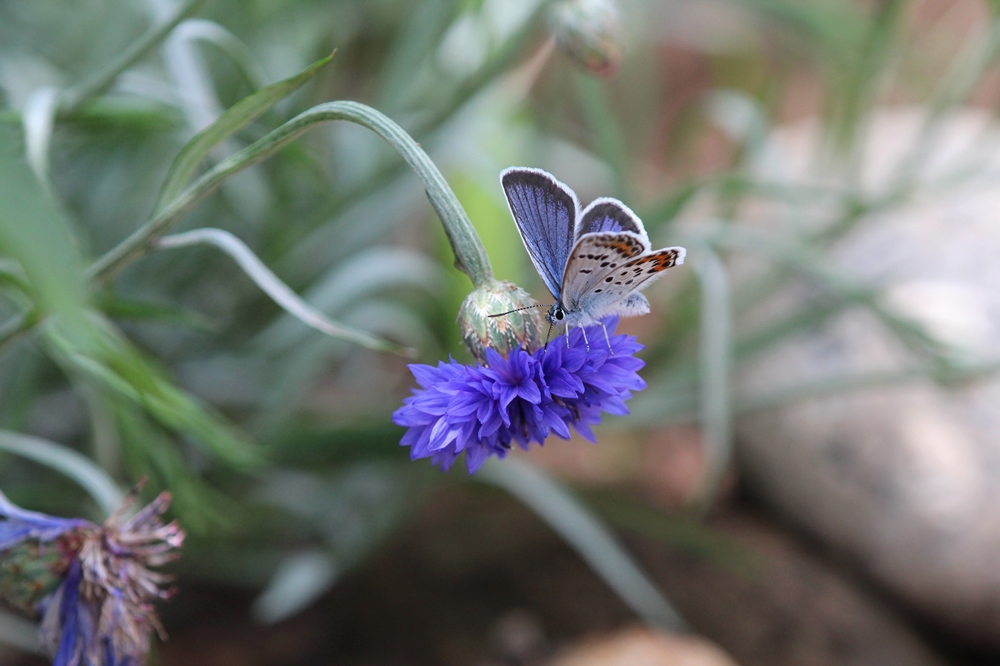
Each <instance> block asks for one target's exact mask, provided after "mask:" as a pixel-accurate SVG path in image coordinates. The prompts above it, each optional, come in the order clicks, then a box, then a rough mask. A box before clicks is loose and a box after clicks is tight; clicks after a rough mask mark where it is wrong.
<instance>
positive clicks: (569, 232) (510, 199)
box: [500, 167, 580, 299]
mask: <svg viewBox="0 0 1000 666" xmlns="http://www.w3.org/2000/svg"><path fill="white" fill-rule="evenodd" d="M500 184H501V185H502V186H503V191H504V194H505V195H506V196H507V203H508V204H509V205H510V213H511V215H512V216H513V217H514V221H515V222H516V223H517V230H518V232H519V233H520V234H521V240H522V241H524V247H525V248H527V250H528V256H530V257H531V263H533V264H534V265H535V269H536V270H538V274H539V275H540V276H541V277H542V280H543V281H544V282H545V286H546V287H548V288H549V291H550V292H552V295H553V296H554V297H556V298H557V299H558V298H559V297H560V294H561V291H562V280H563V271H564V269H565V268H566V262H567V261H568V260H569V253H570V251H571V250H572V249H573V241H574V238H575V231H576V218H577V211H578V210H579V207H580V206H579V203H578V202H577V199H576V194H574V192H573V190H571V189H570V188H568V187H566V186H565V185H563V184H562V183H560V182H559V181H558V180H556V179H555V178H554V177H553V176H552V175H551V174H549V173H547V172H545V171H542V170H541V169H529V168H524V167H511V168H509V169H505V170H504V171H503V172H502V173H501V174H500Z"/></svg>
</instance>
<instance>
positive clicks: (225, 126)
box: [153, 54, 333, 215]
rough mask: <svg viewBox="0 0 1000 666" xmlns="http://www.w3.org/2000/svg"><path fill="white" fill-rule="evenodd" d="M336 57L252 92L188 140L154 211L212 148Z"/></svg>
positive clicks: (328, 58) (178, 189)
mask: <svg viewBox="0 0 1000 666" xmlns="http://www.w3.org/2000/svg"><path fill="white" fill-rule="evenodd" d="M332 59H333V54H330V55H329V56H327V57H326V58H323V59H322V60H320V61H318V62H316V63H314V64H312V65H310V66H309V67H307V68H306V69H304V70H303V71H302V72H300V73H299V74H296V75H295V76H293V77H291V78H288V79H285V80H284V81H278V82H277V83H272V84H271V85H269V86H266V87H264V88H261V89H260V90H258V91H257V92H255V93H253V94H252V95H248V96H247V97H244V98H243V99H241V100H240V101H239V102H237V103H236V104H234V105H233V106H232V107H230V108H229V109H228V110H226V111H225V112H224V113H223V114H222V115H221V116H219V119H218V120H216V121H215V122H214V123H213V124H212V125H211V126H210V127H208V128H207V129H205V130H203V131H201V132H199V133H198V134H197V135H195V137H194V138H192V139H191V140H190V141H188V142H187V145H185V146H184V148H182V149H181V152H180V153H179V154H178V155H177V157H176V158H175V159H174V163H173V164H172V165H170V171H169V172H168V173H167V179H166V181H165V182H164V183H163V188H162V189H161V190H160V196H159V198H158V199H157V202H156V206H155V207H154V209H153V214H154V215H155V214H156V213H158V212H159V211H160V210H161V209H162V208H163V207H164V206H165V205H166V204H167V203H168V202H169V201H170V200H171V199H173V198H174V197H176V196H177V195H178V194H179V193H180V192H181V190H183V189H184V185H185V184H186V183H187V181H188V179H189V178H190V177H191V174H192V173H194V170H195V169H196V168H197V167H198V165H199V164H201V161H202V160H203V159H205V157H206V156H207V155H208V154H209V152H211V150H212V148H214V147H215V146H217V145H218V144H220V143H221V142H223V141H225V140H226V139H227V138H229V137H230V136H232V135H233V134H234V133H236V132H238V131H239V130H241V129H242V128H244V127H245V126H246V125H247V124H249V123H250V122H252V121H253V120H254V119H255V118H257V117H258V116H259V115H260V114H262V113H264V112H265V111H267V110H268V109H270V108H271V107H272V106H274V105H275V104H277V103H278V102H279V101H281V100H282V99H284V98H285V97H288V95H290V94H292V93H293V92H294V91H296V90H298V89H299V88H301V87H302V86H303V85H305V83H306V82H307V81H308V80H309V79H311V78H312V77H313V76H315V74H316V72H318V71H319V70H320V69H321V68H322V67H323V66H325V65H326V64H327V63H328V62H330V60H332Z"/></svg>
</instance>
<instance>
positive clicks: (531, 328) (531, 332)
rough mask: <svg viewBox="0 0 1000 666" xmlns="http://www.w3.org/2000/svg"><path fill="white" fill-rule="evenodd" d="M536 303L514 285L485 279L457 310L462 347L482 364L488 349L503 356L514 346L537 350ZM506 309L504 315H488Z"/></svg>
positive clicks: (537, 321) (537, 323) (496, 313)
mask: <svg viewBox="0 0 1000 666" xmlns="http://www.w3.org/2000/svg"><path fill="white" fill-rule="evenodd" d="M537 305H538V303H536V302H535V299H533V298H532V297H531V296H530V295H529V294H528V292H526V291H524V290H523V289H521V288H520V287H518V286H517V285H515V284H511V283H510V282H502V281H499V280H492V279H491V280H487V281H486V283H485V284H483V285H482V286H480V287H477V288H476V289H474V290H473V291H472V293H470V294H469V295H468V296H467V297H466V298H465V300H464V301H463V302H462V307H460V308H459V309H458V326H459V328H460V329H461V331H462V339H463V340H464V341H465V346H466V347H468V348H469V351H471V352H472V355H473V356H475V357H476V358H477V359H478V360H479V361H480V362H481V363H485V362H486V350H487V349H488V348H489V349H494V350H495V351H498V352H500V353H501V354H503V355H504V356H506V355H507V352H509V351H510V350H511V349H513V348H515V347H523V348H525V349H528V350H534V349H537V348H538V339H539V335H538V332H539V330H540V329H541V326H540V321H541V317H540V315H539V308H537V307H532V306H537ZM520 308H530V309H527V310H521V309H520ZM512 310H514V312H511V311H512ZM505 312H506V313H507V314H504V315H503V316H502V317H491V316H490V315H498V314H501V313H505Z"/></svg>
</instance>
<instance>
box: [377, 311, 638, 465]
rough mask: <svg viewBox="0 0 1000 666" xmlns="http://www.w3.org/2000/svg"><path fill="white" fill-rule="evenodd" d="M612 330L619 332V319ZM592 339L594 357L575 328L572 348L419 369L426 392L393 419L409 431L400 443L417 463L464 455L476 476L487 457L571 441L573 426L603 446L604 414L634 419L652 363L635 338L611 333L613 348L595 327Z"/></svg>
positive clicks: (556, 343) (558, 344) (489, 355)
mask: <svg viewBox="0 0 1000 666" xmlns="http://www.w3.org/2000/svg"><path fill="white" fill-rule="evenodd" d="M605 324H606V325H607V327H608V331H609V333H614V330H615V327H616V326H617V324H618V320H617V319H609V320H608V321H606V322H605ZM587 338H588V339H589V340H591V344H590V350H589V351H588V350H587V348H586V343H585V341H584V337H583V334H582V332H581V331H580V329H575V330H573V331H572V332H571V333H570V336H569V346H568V347H567V345H566V343H565V341H564V338H561V337H560V338H559V339H556V340H553V341H552V342H551V343H550V344H549V346H548V349H537V350H535V351H534V352H528V351H525V350H524V349H521V348H515V349H513V350H511V351H510V353H509V354H508V355H507V357H506V358H504V357H503V356H502V355H501V354H500V353H498V352H496V351H494V350H493V349H487V350H486V365H480V364H476V365H474V366H469V365H463V364H460V363H457V362H455V361H454V360H449V362H448V363H445V362H443V361H442V362H440V363H438V366H437V367H436V368H435V367H433V366H429V365H411V366H410V370H411V371H412V372H413V375H414V377H415V378H416V380H417V383H418V384H420V386H421V388H419V389H414V390H413V395H412V396H410V397H409V398H406V400H404V401H403V402H404V404H403V406H402V407H400V408H399V409H398V410H396V412H395V413H394V414H393V415H392V420H393V422H394V423H396V424H397V425H401V426H405V427H407V428H408V430H407V431H406V434H404V435H403V439H402V441H400V444H401V445H402V446H409V447H410V458H412V459H414V460H416V459H417V458H430V459H431V461H432V462H433V463H434V464H435V465H437V466H439V467H441V468H443V469H446V470H447V469H449V468H450V467H451V466H452V465H453V464H454V462H455V460H456V459H457V458H458V456H459V454H461V453H462V452H463V451H464V452H465V464H466V467H468V469H469V473H470V474H472V473H473V472H475V471H476V470H477V469H479V468H480V467H481V466H482V464H483V462H485V460H486V458H487V456H490V455H495V456H497V457H499V458H503V457H504V456H506V455H507V452H508V451H509V450H510V449H511V445H512V443H517V445H518V446H520V447H521V448H522V449H525V450H527V449H528V447H529V445H530V444H531V442H536V443H538V444H544V443H545V439H546V438H547V437H548V436H549V435H550V434H555V435H558V436H559V437H562V438H563V439H568V438H569V436H570V427H571V426H572V427H573V428H574V429H575V430H576V431H577V432H578V433H580V434H581V435H582V436H583V437H585V438H586V439H588V440H590V441H592V442H596V441H597V440H596V438H595V437H594V433H593V432H592V431H591V429H590V426H592V425H595V424H597V423H600V422H601V412H608V413H610V414H627V413H628V408H627V407H626V406H625V401H626V400H628V399H629V398H631V397H632V391H639V390H642V389H643V388H645V387H646V383H645V382H644V381H643V380H642V378H641V377H639V375H638V374H637V371H638V370H639V369H640V368H642V367H643V365H645V363H644V362H643V361H641V360H639V359H637V358H635V357H634V356H633V354H634V353H635V352H637V351H639V350H640V349H642V345H640V344H638V343H637V342H636V341H635V338H634V337H632V336H629V335H611V336H610V340H611V344H610V347H611V349H610V350H609V348H608V344H607V343H606V342H605V340H604V331H602V330H601V328H600V327H591V328H588V329H587ZM612 352H613V353H612Z"/></svg>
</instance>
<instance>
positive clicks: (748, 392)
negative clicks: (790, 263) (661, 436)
mask: <svg viewBox="0 0 1000 666" xmlns="http://www.w3.org/2000/svg"><path fill="white" fill-rule="evenodd" d="M920 118H921V116H920V112H917V111H906V110H903V111H884V112H881V113H879V114H878V115H877V116H876V117H875V119H874V120H873V122H872V124H871V128H870V132H871V133H870V139H869V141H868V146H867V147H866V148H867V151H868V154H869V155H874V156H875V157H874V158H873V160H872V161H873V162H875V164H871V165H869V167H870V168H867V169H866V170H865V172H864V173H863V174H862V182H863V183H864V184H865V186H866V187H869V188H870V189H872V190H873V191H877V190H878V189H879V188H880V187H884V185H885V183H888V182H891V174H892V173H893V172H894V169H896V168H897V167H898V164H899V163H900V162H899V160H905V159H907V157H906V156H907V155H908V153H907V151H906V146H908V145H910V143H911V142H912V140H913V137H914V135H915V132H916V130H917V128H918V127H919V126H920ZM941 136H942V140H941V142H940V143H939V145H938V146H937V148H936V149H935V150H934V151H932V152H931V153H930V154H929V156H928V157H927V159H926V160H925V162H923V163H922V164H921V168H920V169H919V170H918V171H919V178H918V182H920V183H921V186H920V188H919V190H918V193H919V194H918V197H917V201H915V202H914V203H912V204H909V205H907V206H906V207H905V208H904V209H894V210H892V211H891V212H887V213H881V214H879V215H877V216H871V217H869V218H866V219H864V220H862V221H861V223H860V224H859V225H858V226H857V227H856V228H855V229H853V230H852V231H851V232H850V234H849V235H848V236H846V237H845V238H844V239H843V240H842V241H840V242H838V244H837V245H836V246H835V247H834V248H833V250H832V260H833V262H834V263H835V264H836V265H837V266H839V267H840V269H841V270H843V272H844V275H845V276H855V277H857V278H858V279H859V281H861V282H864V283H867V284H872V285H875V286H877V287H878V288H879V290H880V293H881V297H880V299H879V303H880V304H881V306H882V307H884V308H885V310H886V311H887V312H891V313H895V314H897V315H898V316H900V317H901V318H903V319H906V320H908V321H911V322H914V323H915V324H916V325H917V326H918V327H920V328H921V329H922V330H923V331H925V332H926V333H927V334H928V335H929V336H930V337H931V338H933V339H936V340H937V341H939V342H940V344H941V348H942V349H944V350H945V353H946V355H948V356H949V357H950V358H951V359H952V360H954V361H955V362H956V363H959V364H965V365H974V366H980V365H983V364H989V363H994V362H996V361H997V360H998V359H1000V261H998V257H1000V188H997V187H996V183H997V178H996V171H995V170H992V169H991V167H990V166H989V164H988V163H986V162H984V163H982V164H980V165H979V166H978V167H977V169H976V173H977V176H975V177H974V178H971V179H968V180H966V181H965V182H964V183H963V185H962V186H961V187H955V188H949V189H944V190H940V191H939V190H936V189H935V188H934V186H933V184H934V183H935V182H939V181H940V179H941V178H942V177H943V176H945V175H946V174H948V173H950V172H953V171H954V170H955V169H957V168H960V167H961V166H962V165H963V164H966V163H967V162H965V161H964V160H965V159H966V156H967V155H969V154H971V153H972V152H976V151H980V149H981V148H988V147H990V146H995V145H996V130H992V129H991V128H990V127H989V125H988V124H987V121H986V120H985V117H984V115H983V114H979V113H976V112H972V111H969V112H961V113H958V114H956V115H955V116H954V117H953V118H951V119H950V120H949V121H948V122H947V123H946V124H945V125H944V126H943V131H942V135H941ZM815 137H816V133H815V132H814V131H813V130H812V129H811V127H810V126H802V127H799V128H795V129H792V130H789V131H787V132H784V133H782V134H781V135H779V136H777V137H776V138H775V141H774V142H772V148H774V146H775V145H780V146H783V150H784V151H785V156H786V157H788V156H791V157H790V159H786V160H785V161H784V162H783V165H784V167H785V170H784V176H785V177H787V178H790V179H794V178H796V176H788V174H802V173H805V170H804V169H805V167H804V166H800V167H796V166H794V165H795V164H796V163H798V164H800V165H804V164H805V163H806V161H805V160H804V158H803V156H804V155H808V154H810V153H811V151H812V149H813V146H815V145H816V142H815ZM970 151H971V152H970ZM980 152H981V151H980ZM797 160H798V161H797ZM789 164H791V165H792V166H791V167H789V166H788V165H789ZM762 168H763V169H764V170H767V168H768V167H762ZM772 176H773V172H772ZM798 177H800V176H798ZM800 178H801V177H800ZM800 182H801V181H800ZM759 212H760V213H763V214H764V215H762V218H763V217H766V213H767V211H766V210H763V211H759ZM812 212H816V211H812ZM813 291H814V290H812V289H811V288H809V287H807V286H804V285H798V286H794V287H793V288H791V289H790V290H788V291H786V292H784V293H782V294H780V295H779V296H778V297H776V298H775V299H774V300H773V301H772V302H770V303H768V304H762V305H761V307H760V308H758V309H757V314H756V318H757V320H758V322H759V321H763V320H766V319H767V318H768V317H772V316H776V314H775V313H778V312H782V311H785V310H787V308H788V307H789V306H794V305H797V304H801V303H803V302H804V301H805V299H808V298H810V297H812V295H813ZM744 324H746V322H744ZM749 325H753V322H750V324H749ZM919 367H926V359H925V358H923V357H922V356H921V354H920V353H919V352H917V351H914V349H913V348H911V347H908V346H907V345H906V344H903V343H902V342H901V341H900V340H899V339H898V338H897V337H896V336H895V335H893V333H892V332H891V331H890V330H889V329H888V328H887V327H886V325H885V322H884V320H882V319H880V318H879V317H877V316H875V315H873V314H872V313H871V312H870V311H868V310H865V309H863V308H860V307H858V308H852V309H850V310H848V311H845V312H843V313H841V314H839V315H837V316H835V317H832V318H830V319H828V320H826V321H825V322H823V323H822V324H821V325H819V326H817V327H816V328H815V329H813V330H810V331H808V332H804V333H801V334H797V335H795V336H794V337H791V338H789V339H787V340H784V341H783V342H782V343H781V344H780V345H778V346H777V347H776V348H774V349H771V350H768V351H767V352H766V353H763V354H761V355H759V356H758V357H756V358H754V359H753V360H752V361H751V362H750V363H748V364H746V365H745V366H743V367H742V369H741V374H740V377H739V380H738V386H739V392H740V394H741V395H743V396H744V397H747V398H749V399H750V401H751V402H752V401H753V399H754V398H755V397H759V396H763V395H767V394H770V392H772V391H775V390H780V389H787V390H791V391H794V390H795V387H803V386H820V385H822V384H823V383H824V382H836V381H838V378H843V377H847V376H862V375H864V376H869V377H874V378H878V377H881V378H883V379H885V380H887V381H886V383H884V384H883V385H880V386H871V387H869V388H866V389H864V390H857V391H854V392H850V393H838V394H829V395H813V397H804V398H803V399H800V400H797V401H794V402H790V403H786V404H784V405H782V406H780V407H777V408H771V409H767V410H764V411H758V412H755V413H751V414H749V415H746V416H744V417H741V418H740V420H739V422H738V424H737V438H738V444H737V456H738V461H739V464H740V467H741V470H742V471H743V473H744V474H745V478H746V479H747V481H748V483H749V485H750V486H751V487H752V488H753V489H754V491H755V492H756V493H757V494H758V495H759V496H761V497H762V498H764V499H765V500H766V501H768V502H769V503H770V504H771V505H772V506H774V507H775V508H777V509H778V510H779V511H780V512H781V513H783V514H784V515H786V516H788V517H790V518H791V519H793V520H794V521H795V522H797V523H798V524H799V525H801V526H802V527H804V528H805V529H807V530H808V531H810V532H811V533H813V534H814V535H816V536H817V537H818V538H820V539H821V540H822V541H824V542H826V543H828V544H830V545H833V546H835V547H836V548H838V549H839V550H840V551H841V552H844V553H846V554H847V555H849V556H850V558H851V559H852V560H853V561H854V562H856V563H857V564H858V565H859V566H860V567H861V568H862V569H863V570H864V571H866V572H867V573H868V574H869V575H870V576H872V577H873V578H875V579H876V580H877V581H879V582H880V583H881V584H882V585H883V586H884V587H885V588H886V589H887V590H888V591H890V592H891V593H892V594H894V595H895V596H896V597H897V598H898V599H900V600H902V601H904V602H905V603H907V604H908V605H909V606H910V607H911V608H913V609H915V610H917V611H918V612H919V613H921V614H923V615H924V616H926V617H928V618H930V619H932V620H933V621H935V622H937V623H939V624H940V625H942V626H945V627H948V628H950V629H951V630H952V631H954V632H955V633H956V634H957V635H960V636H962V637H964V638H966V639H971V640H975V641H980V642H983V643H986V644H991V645H994V646H1000V381H998V380H996V379H993V378H988V379H982V380H979V381H975V382H968V383H966V384H963V385H961V386H958V387H945V386H942V385H939V384H937V383H935V382H934V381H931V380H930V379H927V378H921V379H916V380H913V379H912V378H911V379H910V380H908V381H900V382H899V383H898V384H896V383H889V382H888V380H889V379H891V378H892V377H893V376H894V375H898V376H899V377H898V378H899V379H905V378H906V375H907V373H908V372H910V371H911V369H914V368H919Z"/></svg>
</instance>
